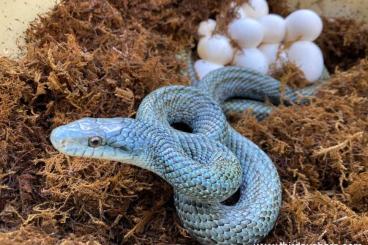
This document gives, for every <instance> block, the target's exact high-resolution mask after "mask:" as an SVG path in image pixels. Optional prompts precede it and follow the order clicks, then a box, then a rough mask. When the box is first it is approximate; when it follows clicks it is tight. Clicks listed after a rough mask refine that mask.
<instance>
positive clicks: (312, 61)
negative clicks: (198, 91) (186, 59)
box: [194, 0, 324, 82]
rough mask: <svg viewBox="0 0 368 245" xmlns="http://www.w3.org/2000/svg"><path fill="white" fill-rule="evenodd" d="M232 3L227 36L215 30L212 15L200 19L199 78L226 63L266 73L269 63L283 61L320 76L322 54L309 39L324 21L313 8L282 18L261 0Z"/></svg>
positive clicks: (311, 76)
mask: <svg viewBox="0 0 368 245" xmlns="http://www.w3.org/2000/svg"><path fill="white" fill-rule="evenodd" d="M234 5H235V3H234V4H233V5H232V7H234V10H235V18H234V19H233V20H232V21H231V22H230V23H229V25H228V27H227V33H226V35H225V34H214V33H215V30H216V21H215V20H213V19H208V20H206V21H202V22H201V23H200V25H199V27H198V35H199V36H200V37H201V39H200V40H199V43H198V45H197V52H198V55H199V57H200V60H198V61H196V62H195V65H194V68H195V70H196V72H197V75H198V77H199V78H200V79H202V78H203V77H204V76H205V75H206V74H208V73H209V72H211V71H213V70H215V69H219V68H221V67H224V66H226V65H235V66H240V67H245V68H248V69H251V70H255V71H257V72H259V73H262V74H270V73H271V72H272V69H270V68H271V67H273V68H276V69H281V68H282V66H283V65H284V64H286V63H288V62H291V63H294V64H295V65H296V66H297V67H298V68H299V69H300V70H301V71H302V72H303V74H304V76H305V78H306V79H307V80H308V81H310V82H314V81H317V80H318V79H319V78H320V77H321V75H322V73H323V70H324V61H323V55H322V52H321V50H320V48H319V47H318V46H317V45H316V44H315V43H314V42H313V41H315V40H316V39H317V38H318V36H319V35H320V34H321V32H322V28H323V24H322V20H321V18H320V17H319V16H318V15H317V14H316V13H315V12H313V11H312V10H308V9H301V10H297V11H295V12H293V13H291V14H290V15H289V16H287V17H286V18H283V17H281V16H279V15H276V14H270V13H269V8H268V4H267V1H266V0H249V1H247V2H246V3H244V4H242V5H240V6H234ZM232 42H235V43H236V44H237V45H236V46H237V47H233V45H232Z"/></svg>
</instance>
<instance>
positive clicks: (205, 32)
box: [198, 19, 216, 37]
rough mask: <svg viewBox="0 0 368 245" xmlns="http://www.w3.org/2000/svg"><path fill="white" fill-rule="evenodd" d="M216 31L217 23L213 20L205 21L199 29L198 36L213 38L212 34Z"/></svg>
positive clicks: (200, 24)
mask: <svg viewBox="0 0 368 245" xmlns="http://www.w3.org/2000/svg"><path fill="white" fill-rule="evenodd" d="M215 29H216V21H215V20H213V19H208V20H204V21H202V22H201V23H199V27H198V35H199V36H201V37H203V36H211V35H212V33H213V32H214V31H215Z"/></svg>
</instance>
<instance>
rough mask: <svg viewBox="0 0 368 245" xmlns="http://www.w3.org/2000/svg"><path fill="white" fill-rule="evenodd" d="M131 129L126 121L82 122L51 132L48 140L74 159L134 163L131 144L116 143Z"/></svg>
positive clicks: (97, 119) (129, 122) (134, 155)
mask: <svg viewBox="0 0 368 245" xmlns="http://www.w3.org/2000/svg"><path fill="white" fill-rule="evenodd" d="M132 126H134V119H130V118H118V117H117V118H88V117H87V118H83V119H80V120H77V121H74V122H71V123H69V124H66V125H63V126H60V127H57V128H55V129H54V130H53V131H52V132H51V136H50V140H51V143H52V145H53V146H54V148H55V149H57V150H58V151H60V152H62V153H64V154H67V155H70V156H77V157H89V158H96V159H105V160H116V161H126V162H130V161H133V160H134V162H137V160H139V159H137V155H138V154H137V153H136V152H135V151H137V149H136V148H134V144H129V142H128V141H119V142H117V138H120V137H121V135H122V134H124V132H129V131H130V128H131V127H132Z"/></svg>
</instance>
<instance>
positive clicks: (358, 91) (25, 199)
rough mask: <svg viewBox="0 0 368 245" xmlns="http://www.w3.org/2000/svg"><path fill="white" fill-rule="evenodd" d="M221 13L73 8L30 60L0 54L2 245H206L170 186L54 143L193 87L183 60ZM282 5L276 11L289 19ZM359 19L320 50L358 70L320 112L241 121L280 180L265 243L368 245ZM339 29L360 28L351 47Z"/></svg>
mask: <svg viewBox="0 0 368 245" xmlns="http://www.w3.org/2000/svg"><path fill="white" fill-rule="evenodd" d="M271 3H272V1H271ZM222 4H224V3H223V2H222V1H194V0H193V1H192V0H190V1H174V0H160V1H159V0H149V1H148V0H147V1H138V0H136V1H135V0H133V1H114V0H109V1H108V0H94V1H87V0H79V1H71V0H68V1H64V2H63V3H62V4H61V5H59V6H58V7H56V8H55V9H54V10H53V11H52V13H51V14H50V15H48V16H44V17H42V18H41V20H40V21H38V22H35V23H34V24H33V25H32V27H31V28H30V29H29V30H28V33H27V42H28V44H27V47H26V49H27V55H26V56H25V57H24V58H23V59H22V60H20V61H17V62H15V61H9V60H7V59H5V58H1V59H0V128H1V130H0V231H1V232H3V233H1V234H0V243H1V244H36V243H37V244H107V243H118V244H121V243H128V244H158V243H161V244H162V243H164V244H190V243H195V242H194V241H193V240H192V239H191V238H190V237H189V236H188V234H187V232H186V231H185V230H184V229H183V228H182V226H181V225H180V222H179V220H178V218H177V216H176V214H175V208H174V205H173V201H172V190H171V188H170V186H169V185H167V184H166V183H165V182H164V181H163V180H161V179H160V178H158V177H157V176H155V175H153V174H151V173H149V172H147V171H145V170H141V169H138V168H135V167H131V166H128V165H124V164H121V163H116V162H107V161H95V160H90V159H77V158H70V157H67V156H65V155H63V154H60V153H58V152H56V151H55V150H54V149H53V147H52V146H51V144H50V142H49V140H48V138H49V134H50V132H51V130H52V129H53V128H54V127H56V126H58V125H60V124H64V123H66V122H69V121H72V120H75V119H78V118H81V117H84V116H93V117H113V116H134V114H135V111H136V109H137V107H138V105H139V103H140V101H141V100H142V98H143V97H144V96H145V95H146V94H147V93H149V92H150V91H152V90H153V89H155V88H157V87H159V86H163V85H168V84H188V78H186V77H185V76H182V75H180V74H181V73H180V70H181V69H183V68H185V64H183V62H182V61H180V60H177V59H175V55H176V54H177V53H178V52H179V51H181V50H183V49H186V48H189V47H192V46H193V40H194V39H195V36H196V34H195V33H196V26H197V24H198V23H199V22H200V21H201V20H204V19H206V18H208V17H213V16H215V15H216V14H218V13H220V12H221V11H224V10H223V9H222V6H223V5H222ZM281 6H282V5H281V4H279V3H273V4H272V6H271V9H276V10H277V9H278V10H277V11H280V12H282V11H285V12H286V11H287V10H286V9H284V8H283V7H281ZM276 7H277V8H276ZM349 23H350V24H349V26H350V27H341V25H340V22H339V21H335V22H330V23H329V24H328V25H327V28H328V30H327V31H326V32H325V33H324V34H323V36H322V37H321V39H320V40H321V41H320V45H321V46H322V48H323V51H324V52H325V55H326V57H327V65H328V67H330V68H331V69H332V70H335V68H336V67H337V66H339V67H341V69H348V68H350V67H352V66H354V65H355V66H354V67H353V68H350V69H348V70H347V71H346V72H340V71H337V72H336V74H335V75H334V77H333V79H332V80H331V83H330V84H328V85H327V86H326V87H325V88H324V89H323V90H322V91H321V92H320V93H319V95H318V98H316V99H315V100H314V101H313V103H312V104H310V105H308V106H293V107H290V108H279V109H277V110H275V112H274V113H273V114H272V115H271V116H270V117H269V118H267V119H266V120H264V121H262V122H260V123H258V122H256V121H255V119H254V118H253V117H251V116H249V115H247V114H245V115H243V116H242V117H241V118H240V119H239V120H238V121H237V122H235V126H236V127H237V129H238V130H239V131H240V132H241V133H243V134H244V135H246V136H248V137H249V138H251V139H252V140H253V141H254V142H256V143H257V144H258V145H260V146H261V147H262V148H263V149H264V150H266V151H267V152H268V154H269V155H270V156H271V157H272V159H273V160H274V161H275V163H276V165H277V167H278V170H279V173H280V176H281V180H282V183H283V190H284V195H283V200H284V201H283V206H282V212H281V215H280V218H279V220H278V223H277V225H276V228H275V229H274V230H273V232H272V233H271V234H270V235H269V237H268V238H267V240H266V241H268V242H279V241H286V242H291V241H299V242H310V243H312V242H317V241H321V242H323V241H325V242H335V243H342V242H360V243H362V244H367V243H366V241H367V239H368V234H367V230H366V227H367V225H368V221H367V219H368V207H367V199H368V192H367V185H366V183H367V182H368V179H367V178H368V177H367V172H368V171H367V170H368V165H367V164H368V159H367V156H368V141H367V138H368V137H367V131H368V122H367V118H368V111H367V110H368V102H367V94H368V84H367V78H366V77H367V73H368V64H367V61H361V62H359V59H360V58H363V57H365V56H366V55H365V53H362V52H360V51H357V52H353V53H351V54H350V53H349V52H350V51H349V50H351V47H352V46H351V45H353V47H354V50H364V49H365V46H364V45H366V44H364V40H366V38H367V36H368V35H367V34H366V33H365V32H361V31H360V29H356V30H357V32H354V28H353V26H355V27H356V26H357V25H356V24H355V23H354V22H349ZM341 28H347V29H349V30H350V31H349V32H348V33H349V36H351V37H350V38H349V37H346V39H347V40H350V41H351V42H350V43H349V45H350V46H349V45H348V46H346V45H342V44H341V38H340V37H341V30H342V29H341ZM343 30H346V29H343ZM358 32H359V33H360V35H362V36H360V37H359V39H357V37H358V34H357V33H358ZM354 38H355V39H357V40H358V41H357V43H356V42H353V41H354ZM359 40H360V41H359ZM336 50H339V52H337V53H339V56H337V57H333V56H332V55H331V54H332V53H334V52H336ZM346 55H349V59H348V60H346V61H345V60H344V57H345V56H346ZM290 69H291V68H290ZM297 77H298V74H297V73H296V72H295V71H294V70H292V69H291V70H290V71H289V72H285V73H284V74H281V75H280V78H281V80H283V82H285V83H289V84H290V83H291V84H295V85H299V86H300V85H301V84H300V81H298V79H297ZM298 82H299V83H298Z"/></svg>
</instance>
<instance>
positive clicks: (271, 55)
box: [259, 43, 281, 65]
mask: <svg viewBox="0 0 368 245" xmlns="http://www.w3.org/2000/svg"><path fill="white" fill-rule="evenodd" d="M280 45H281V44H279V43H270V44H262V45H261V46H259V50H260V51H261V52H262V53H263V54H264V55H265V56H266V58H267V61H268V64H269V65H271V64H273V63H275V62H276V58H277V52H278V51H279V47H280Z"/></svg>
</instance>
